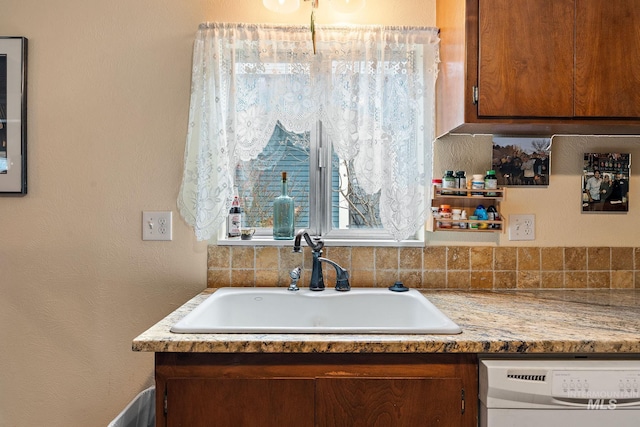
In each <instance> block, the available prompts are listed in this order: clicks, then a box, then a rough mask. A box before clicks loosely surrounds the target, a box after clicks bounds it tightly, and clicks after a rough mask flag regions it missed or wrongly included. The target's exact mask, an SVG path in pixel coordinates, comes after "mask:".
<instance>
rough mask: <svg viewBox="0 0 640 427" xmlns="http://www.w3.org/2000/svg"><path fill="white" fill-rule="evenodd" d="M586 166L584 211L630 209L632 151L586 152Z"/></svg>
mask: <svg viewBox="0 0 640 427" xmlns="http://www.w3.org/2000/svg"><path fill="white" fill-rule="evenodd" d="M583 161H584V163H583V168H582V189H581V193H582V211H583V212H628V211H629V176H630V175H631V155H630V154H629V153H585V154H584V157H583Z"/></svg>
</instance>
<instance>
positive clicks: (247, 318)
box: [171, 288, 462, 334]
mask: <svg viewBox="0 0 640 427" xmlns="http://www.w3.org/2000/svg"><path fill="white" fill-rule="evenodd" d="M171 332H175V333H286V334H291V333H293V334H295V333H331V334H334V333H338V334H351V333H357V334H458V333H460V332H462V330H461V329H460V327H459V326H458V325H456V324H455V323H454V322H453V321H452V320H451V319H449V318H448V317H447V316H445V315H444V314H443V313H442V312H441V311H440V310H438V308H437V307H436V306H434V305H433V304H432V303H431V302H430V301H429V300H428V299H427V298H426V297H425V296H424V295H422V294H421V293H420V292H418V291H416V290H415V289H410V290H408V291H407V292H393V291H390V290H389V289H387V288H352V289H351V290H350V291H349V292H339V291H336V290H335V289H326V290H324V291H319V292H318V291H311V290H309V289H300V290H298V291H295V292H294V291H289V290H287V288H221V289H218V290H217V291H215V292H214V293H213V294H212V295H211V296H210V297H208V298H207V299H206V300H205V301H203V302H202V303H201V304H200V305H198V306H197V307H196V308H195V309H193V311H191V312H190V313H189V314H187V315H186V316H185V317H184V318H183V319H182V320H180V321H179V322H177V323H176V324H175V325H174V326H173V327H172V328H171Z"/></svg>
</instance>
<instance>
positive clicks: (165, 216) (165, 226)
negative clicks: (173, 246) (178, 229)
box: [142, 211, 173, 240]
mask: <svg viewBox="0 0 640 427" xmlns="http://www.w3.org/2000/svg"><path fill="white" fill-rule="evenodd" d="M171 217H172V213H171V211H153V212H151V211H143V212H142V240H171V239H172V237H173V236H172V227H171V225H172V224H171Z"/></svg>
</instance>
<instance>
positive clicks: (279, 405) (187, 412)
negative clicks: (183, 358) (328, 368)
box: [166, 378, 315, 427]
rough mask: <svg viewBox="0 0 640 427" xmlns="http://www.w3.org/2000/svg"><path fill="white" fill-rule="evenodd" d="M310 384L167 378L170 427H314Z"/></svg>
mask: <svg viewBox="0 0 640 427" xmlns="http://www.w3.org/2000/svg"><path fill="white" fill-rule="evenodd" d="M314 403H315V402H314V380H313V379H306V378H286V379H270V378H265V379H261V378H258V379H254V378H250V379H238V378H171V379H169V380H167V395H166V420H167V426H168V427H179V426H184V427H200V426H202V427H211V426H215V427H286V426H296V427H313V426H314Z"/></svg>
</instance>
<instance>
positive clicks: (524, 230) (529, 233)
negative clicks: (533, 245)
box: [509, 214, 536, 240]
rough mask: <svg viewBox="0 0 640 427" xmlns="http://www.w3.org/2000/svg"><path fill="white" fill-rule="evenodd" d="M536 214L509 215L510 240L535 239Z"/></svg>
mask: <svg viewBox="0 0 640 427" xmlns="http://www.w3.org/2000/svg"><path fill="white" fill-rule="evenodd" d="M535 239H536V216H535V215H533V214H524V215H509V240H535Z"/></svg>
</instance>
